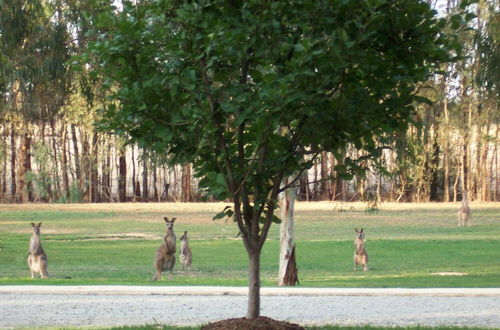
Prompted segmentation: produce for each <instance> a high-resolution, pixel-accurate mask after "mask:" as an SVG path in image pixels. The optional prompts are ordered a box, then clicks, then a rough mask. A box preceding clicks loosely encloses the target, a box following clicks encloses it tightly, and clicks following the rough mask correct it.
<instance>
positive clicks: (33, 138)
mask: <svg viewBox="0 0 500 330" xmlns="http://www.w3.org/2000/svg"><path fill="white" fill-rule="evenodd" d="M137 1H140V0H137ZM429 3H430V4H431V5H432V6H433V7H434V8H435V9H436V10H437V11H438V12H439V13H440V15H448V16H450V17H452V15H453V13H455V12H456V11H457V10H459V2H458V1H454V0H447V1H429ZM112 4H113V1H108V0H92V1H84V0H35V1H33V0H2V1H0V97H1V101H0V202H4V203H5V202H18V203H23V202H59V203H67V202H125V201H182V202H193V201H203V200H206V198H205V197H204V193H203V191H201V190H199V189H198V187H197V183H198V179H197V178H196V177H194V176H193V173H192V167H191V164H189V163H186V164H182V165H176V166H170V165H168V164H167V163H165V162H164V161H162V160H160V159H156V158H155V157H154V156H153V155H147V154H144V153H143V152H142V151H141V150H140V149H139V148H138V147H137V146H135V145H130V144H129V145H127V144H125V143H124V141H123V140H121V139H120V138H118V137H116V136H112V135H109V134H107V133H103V132H101V131H99V130H98V128H97V127H96V125H95V124H96V123H97V122H98V121H99V111H98V109H99V108H100V107H101V106H102V102H103V101H104V100H105V98H106V95H104V94H103V92H101V90H104V89H102V88H101V86H102V85H101V84H102V81H99V80H95V79H94V78H92V77H91V76H90V75H89V74H88V71H87V69H88V68H86V67H77V66H76V67H75V66H74V65H73V64H74V63H73V62H74V59H75V56H78V55H80V54H82V53H83V52H84V50H85V49H86V45H87V44H88V43H89V42H90V41H91V40H92V39H93V38H94V37H95V35H92V34H91V33H89V31H92V29H91V27H92V26H93V23H94V20H95V17H96V16H97V15H99V12H100V11H101V10H102V8H104V7H105V6H109V5H112ZM473 8H474V14H475V18H474V20H473V22H474V24H473V25H474V29H465V28H464V29H462V30H461V32H460V42H461V44H462V47H463V58H462V59H461V60H459V61H458V62H456V63H453V64H450V65H446V66H443V68H442V74H440V75H437V76H434V77H432V78H431V79H430V80H429V81H427V82H425V83H424V84H422V85H421V86H420V87H419V90H418V93H419V95H420V96H421V97H422V99H421V100H423V101H426V100H428V101H429V102H423V103H421V104H418V105H415V106H416V108H417V111H416V116H417V118H415V122H418V123H419V124H418V125H413V126H411V127H409V129H408V130H407V132H406V133H405V134H402V135H401V136H399V137H398V138H397V139H396V140H395V141H392V142H391V144H390V145H389V146H388V148H387V149H386V150H385V152H384V154H383V157H382V158H381V159H379V160H378V161H377V163H373V164H370V169H371V170H370V171H369V172H368V173H367V175H366V176H355V177H353V178H345V177H343V176H340V175H338V174H337V169H339V168H341V167H342V166H343V164H342V163H339V162H338V161H336V160H335V158H334V157H333V155H331V154H329V153H323V154H322V155H321V157H319V158H317V159H314V160H313V161H314V166H313V167H312V168H311V169H310V170H308V171H307V172H304V173H303V174H302V176H301V179H300V182H299V187H298V192H297V197H298V199H299V200H308V201H309V200H339V201H369V202H380V201H406V202H428V201H444V202H449V201H457V200H460V199H461V195H462V193H463V191H467V192H468V197H469V199H470V200H477V201H499V200H500V166H499V163H498V161H499V154H500V150H499V148H498V146H499V144H500V143H499V142H500V133H499V126H500V125H499V124H500V111H499V105H500V97H499V94H500V93H499V92H500V88H499V82H500V40H499V39H500V14H499V12H500V10H499V9H500V2H499V1H498V0H480V1H478V2H477V4H475V5H474V6H473ZM451 24H457V25H459V24H461V22H460V21H454V20H453V19H451ZM90 96H93V97H90ZM353 120H355V118H353ZM348 150H349V148H348ZM358 152H359V151H356V149H355V148H354V147H353V148H352V150H351V151H348V152H347V153H346V154H345V155H343V156H344V157H343V158H345V157H351V158H358V157H359V156H362V155H359V154H357V153H358Z"/></svg>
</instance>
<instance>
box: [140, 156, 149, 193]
mask: <svg viewBox="0 0 500 330" xmlns="http://www.w3.org/2000/svg"><path fill="white" fill-rule="evenodd" d="M148 185H149V183H148V163H147V161H146V157H142V198H143V199H144V201H145V202H146V201H147V200H148V195H149V190H148Z"/></svg>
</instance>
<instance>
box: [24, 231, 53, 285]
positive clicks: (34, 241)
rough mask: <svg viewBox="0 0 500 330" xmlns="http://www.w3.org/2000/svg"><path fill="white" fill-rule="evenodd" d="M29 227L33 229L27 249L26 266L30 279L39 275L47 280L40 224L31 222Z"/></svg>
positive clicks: (45, 255) (45, 257) (45, 258)
mask: <svg viewBox="0 0 500 330" xmlns="http://www.w3.org/2000/svg"><path fill="white" fill-rule="evenodd" d="M31 226H32V227H33V235H31V239H30V245H29V249H28V266H29V267H30V271H31V278H35V273H40V277H41V278H47V277H49V273H48V271H47V267H48V261H47V254H45V251H44V250H43V247H42V242H41V241H40V227H41V226H42V223H41V222H40V223H38V224H34V223H33V222H32V223H31Z"/></svg>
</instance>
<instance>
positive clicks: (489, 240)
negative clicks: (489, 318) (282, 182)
mask: <svg viewBox="0 0 500 330" xmlns="http://www.w3.org/2000/svg"><path fill="white" fill-rule="evenodd" d="M225 205H227V204H225V203H206V204H204V203H188V204H182V203H160V204H156V203H155V204H152V203H128V204H69V205H68V204H25V205H15V204H14V205H10V204H3V205H0V265H1V266H2V267H0V284H28V283H29V284H35V283H36V284H135V285H165V284H172V285H241V286H244V285H246V284H247V272H246V270H247V255H246V251H245V249H244V247H243V244H242V242H241V239H240V238H237V232H238V230H237V227H236V225H235V224H234V223H233V222H232V221H225V220H218V221H213V220H212V217H213V216H214V214H216V213H217V212H219V211H221V210H222V209H223V208H224V206H225ZM458 207H459V204H458V203H446V204H437V203H427V204H395V203H391V204H382V205H380V206H379V211H378V212H376V213H373V214H370V213H368V212H366V211H365V210H366V204H363V203H352V204H350V203H332V202H314V203H297V207H296V212H295V215H296V217H295V219H296V225H295V232H296V240H297V262H298V268H299V279H300V284H301V285H302V286H315V287H320V286H326V287H363V286H364V287H498V286H500V264H499V263H498V251H500V222H499V221H500V203H472V205H471V208H472V212H473V218H472V224H473V226H472V227H470V228H459V227H458V226H457V223H456V210H457V209H458ZM163 216H168V217H177V222H176V224H175V230H176V232H177V234H178V237H180V234H181V233H182V232H183V231H185V230H187V231H189V236H190V238H191V241H190V244H191V248H192V250H193V255H194V260H193V268H192V269H191V270H190V271H182V270H181V268H180V267H176V271H175V274H174V277H173V279H171V280H166V279H165V280H163V281H162V282H161V283H155V282H152V281H151V277H152V275H153V266H152V264H153V257H154V253H155V250H156V248H157V247H158V246H159V244H160V241H161V238H162V235H163V233H164V230H165V226H164V223H163V220H162V219H163ZM30 222H43V225H42V241H43V246H44V248H45V250H46V251H47V254H48V257H49V272H50V274H51V279H49V280H44V281H42V280H32V279H30V278H28V276H29V270H28V267H27V264H26V257H27V250H28V241H29V237H30V235H31V225H30ZM355 227H357V228H361V227H362V228H365V231H366V246H367V250H368V254H369V257H370V262H369V266H370V268H371V269H370V271H368V272H361V271H360V272H354V271H353V270H352V268H353V265H352V254H353V239H354V228H355ZM278 239H279V226H277V225H274V226H273V227H272V228H271V232H270V234H269V238H268V241H267V242H266V244H265V246H264V250H263V252H262V265H261V267H262V271H261V272H262V280H263V285H266V286H272V285H276V282H277V269H278V245H279V242H278ZM178 266H180V264H178ZM441 274H447V275H448V276H444V275H441ZM457 274H460V275H457Z"/></svg>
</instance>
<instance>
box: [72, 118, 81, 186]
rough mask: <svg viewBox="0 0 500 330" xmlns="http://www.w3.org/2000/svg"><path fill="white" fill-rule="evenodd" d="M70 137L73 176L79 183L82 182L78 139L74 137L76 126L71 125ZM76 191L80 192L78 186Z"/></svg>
mask: <svg viewBox="0 0 500 330" xmlns="http://www.w3.org/2000/svg"><path fill="white" fill-rule="evenodd" d="M71 137H72V140H73V154H74V155H73V158H74V160H75V175H76V182H78V183H80V182H81V180H82V171H81V168H80V152H79V150H78V137H77V136H76V126H75V124H71ZM78 190H79V191H80V192H82V187H81V186H80V184H78Z"/></svg>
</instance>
